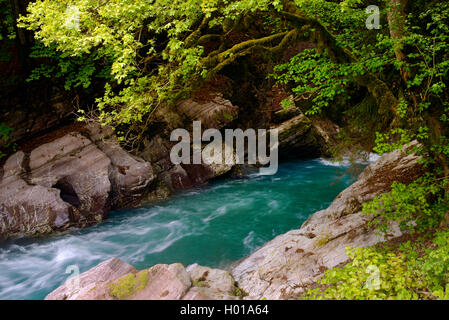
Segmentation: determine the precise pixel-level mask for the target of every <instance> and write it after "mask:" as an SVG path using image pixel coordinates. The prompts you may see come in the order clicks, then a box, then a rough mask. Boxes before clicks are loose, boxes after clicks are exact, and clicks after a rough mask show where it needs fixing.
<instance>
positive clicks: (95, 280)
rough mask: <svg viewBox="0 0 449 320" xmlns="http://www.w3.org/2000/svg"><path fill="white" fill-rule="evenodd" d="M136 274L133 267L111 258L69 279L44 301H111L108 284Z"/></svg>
mask: <svg viewBox="0 0 449 320" xmlns="http://www.w3.org/2000/svg"><path fill="white" fill-rule="evenodd" d="M136 272H137V270H136V269H135V268H134V267H133V266H131V265H129V264H127V263H126V262H123V261H121V260H120V259H118V258H112V259H109V260H107V261H105V262H102V263H100V264H99V265H98V266H96V267H94V268H92V269H90V270H88V271H86V272H84V273H82V274H80V275H79V277H78V278H72V279H69V280H68V281H66V282H65V283H64V284H63V285H61V286H60V287H59V288H57V289H56V290H54V291H53V292H51V293H50V294H49V295H47V297H46V298H45V300H111V299H112V297H111V296H110V295H109V290H110V288H109V283H111V282H113V281H114V280H116V279H118V278H120V277H122V276H125V275H127V274H129V273H136Z"/></svg>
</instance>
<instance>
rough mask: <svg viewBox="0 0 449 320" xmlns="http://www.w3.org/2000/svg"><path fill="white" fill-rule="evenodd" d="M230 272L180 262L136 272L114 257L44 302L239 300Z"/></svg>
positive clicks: (63, 287)
mask: <svg viewBox="0 0 449 320" xmlns="http://www.w3.org/2000/svg"><path fill="white" fill-rule="evenodd" d="M234 284H235V281H234V278H233V277H232V275H231V274H230V273H229V272H226V271H222V270H217V269H211V268H207V267H202V266H198V265H192V266H189V267H188V268H187V269H186V268H185V267H184V266H183V265H182V264H180V263H175V264H171V265H166V264H158V265H155V266H153V267H151V268H149V269H147V270H142V271H137V270H136V269H134V268H133V267H132V266H130V265H128V264H127V263H125V262H123V261H121V260H119V259H117V258H113V259H111V260H108V261H105V262H103V263H101V264H99V265H98V266H96V267H94V268H92V269H90V270H88V271H86V272H84V273H82V274H81V275H80V276H79V277H78V278H77V279H76V278H75V279H69V280H68V281H67V282H66V283H64V284H63V285H61V286H60V287H59V288H57V289H56V290H55V291H53V292H52V293H50V294H49V295H48V296H47V297H46V298H45V299H46V300H181V299H182V300H213V299H240V297H237V296H235V286H234Z"/></svg>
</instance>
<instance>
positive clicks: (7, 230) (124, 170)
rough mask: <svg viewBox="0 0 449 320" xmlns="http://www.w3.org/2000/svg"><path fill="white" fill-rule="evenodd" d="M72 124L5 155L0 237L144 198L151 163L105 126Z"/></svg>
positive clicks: (99, 215)
mask: <svg viewBox="0 0 449 320" xmlns="http://www.w3.org/2000/svg"><path fill="white" fill-rule="evenodd" d="M75 128H76V127H74V128H72V129H71V130H68V132H66V131H64V130H62V132H63V134H60V135H58V134H56V133H53V136H52V137H53V139H50V138H45V139H41V140H39V139H37V141H38V142H37V143H36V144H37V146H35V147H33V148H32V149H31V151H29V152H24V151H19V152H17V153H15V154H13V155H11V156H10V157H9V158H8V159H7V161H6V162H5V164H4V165H3V168H2V170H1V171H2V172H3V175H1V176H0V238H6V237H10V236H15V235H33V234H40V233H47V232H51V231H54V230H61V229H64V228H66V227H70V226H78V227H84V226H87V225H90V224H92V223H96V222H99V221H101V220H103V219H104V218H105V217H106V216H107V214H108V213H109V211H110V210H111V208H118V207H123V206H125V205H130V204H135V203H137V202H138V199H142V198H143V196H144V193H145V192H146V190H147V189H148V187H149V185H150V184H151V182H152V181H153V180H154V178H155V177H154V175H153V172H152V168H151V165H150V164H149V163H147V162H145V161H143V160H142V159H139V158H136V157H133V156H131V155H130V154H128V153H127V152H126V151H124V150H123V149H122V148H121V147H120V146H119V144H118V142H117V141H116V140H115V139H114V138H113V135H112V133H110V131H109V130H108V129H107V128H105V129H104V130H102V129H101V128H100V127H99V126H95V125H90V126H88V127H87V128H83V127H81V129H80V128H77V130H75ZM39 141H44V143H39Z"/></svg>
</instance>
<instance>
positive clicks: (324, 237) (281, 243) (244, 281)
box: [232, 150, 423, 299]
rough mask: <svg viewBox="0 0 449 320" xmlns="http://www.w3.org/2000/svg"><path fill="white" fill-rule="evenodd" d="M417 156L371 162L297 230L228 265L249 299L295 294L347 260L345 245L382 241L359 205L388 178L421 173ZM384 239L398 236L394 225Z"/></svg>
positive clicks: (386, 187) (383, 188) (382, 189)
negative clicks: (353, 181) (355, 178)
mask: <svg viewBox="0 0 449 320" xmlns="http://www.w3.org/2000/svg"><path fill="white" fill-rule="evenodd" d="M418 159H419V157H418V156H416V155H413V154H411V155H408V154H406V152H405V150H402V151H401V150H398V151H395V152H393V153H390V154H388V155H385V156H384V157H382V158H381V159H380V160H378V161H377V162H375V163H374V164H372V165H370V166H369V167H367V168H366V169H365V171H364V172H363V173H362V174H361V175H360V177H359V179H358V181H357V182H355V183H354V184H353V185H351V186H350V187H349V188H347V189H346V190H344V191H343V192H342V193H341V194H340V195H339V196H338V197H337V198H336V199H335V201H334V202H333V203H332V204H331V206H330V207H329V208H328V209H326V210H323V211H320V212H317V213H315V214H314V215H312V216H311V217H310V218H309V220H307V221H306V222H305V223H304V224H303V226H302V227H301V228H300V229H299V230H294V231H290V232H288V233H286V234H284V235H281V236H278V237H277V238H275V239H274V240H272V241H270V242H269V243H267V244H266V245H264V246H263V247H262V248H260V249H259V250H257V251H256V252H254V253H253V254H251V255H250V256H249V257H247V258H245V259H243V260H242V261H240V262H239V263H238V264H237V265H236V266H235V267H233V269H232V274H233V276H234V277H235V279H236V280H237V282H238V284H239V287H240V288H241V289H243V290H244V291H245V292H246V293H248V295H249V296H248V297H247V298H248V299H262V298H267V299H298V298H300V296H301V293H303V292H304V290H306V289H307V288H308V287H309V286H310V285H312V284H314V283H315V282H316V280H317V278H318V277H320V276H322V275H323V274H324V272H325V271H326V270H327V269H331V268H334V267H336V266H338V265H340V264H344V263H346V262H347V261H348V260H349V258H348V256H347V255H346V250H345V248H346V247H354V248H358V247H366V246H372V245H374V244H376V243H379V242H381V241H385V240H386V239H387V236H380V235H378V234H377V232H376V231H375V230H373V229H370V228H369V227H368V222H369V221H370V220H372V219H373V217H370V216H366V215H364V214H362V212H361V209H362V204H363V203H364V202H367V201H370V200H372V199H373V198H374V197H376V196H378V195H380V194H382V193H386V192H389V191H390V188H391V184H392V182H393V181H399V182H402V183H410V182H412V181H413V180H415V179H416V178H417V177H419V176H420V175H421V174H422V173H423V169H422V167H421V165H420V164H419V163H418ZM391 227H392V229H393V232H392V233H391V234H389V235H388V239H391V238H394V237H399V236H400V235H401V232H400V231H399V228H398V227H397V226H396V225H392V226H391Z"/></svg>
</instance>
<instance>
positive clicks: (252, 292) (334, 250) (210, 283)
mask: <svg viewBox="0 0 449 320" xmlns="http://www.w3.org/2000/svg"><path fill="white" fill-rule="evenodd" d="M412 146H413V145H411V146H408V147H407V148H405V149H404V150H397V151H395V152H392V153H390V154H387V155H385V156H383V157H382V158H380V159H379V160H378V161H377V162H375V163H373V164H371V165H370V166H368V167H367V168H366V169H365V171H364V172H363V173H362V174H361V175H360V177H359V179H358V180H357V181H356V182H355V183H354V184H353V185H351V186H350V187H349V188H347V189H345V190H344V191H343V192H342V193H340V195H339V196H338V197H337V198H336V199H335V201H334V202H333V203H332V204H331V205H330V206H329V208H327V209H326V210H323V211H319V212H317V213H315V214H314V215H312V216H311V217H310V218H309V219H308V220H307V221H306V222H305V223H304V224H303V226H302V227H301V228H300V229H299V230H293V231H290V232H288V233H286V234H283V235H280V236H278V237H277V238H275V239H274V240H272V241H270V242H269V243H267V244H266V245H264V246H263V247H261V248H260V249H258V250H257V251H256V252H254V253H253V254H251V255H250V256H249V257H247V258H244V259H242V260H240V261H238V262H236V263H234V264H233V266H230V269H231V271H230V272H228V271H224V270H219V269H212V268H208V267H203V266H199V265H197V264H193V265H190V266H189V267H187V269H186V268H184V266H182V265H181V264H172V265H156V266H154V267H152V268H150V269H148V270H143V271H139V272H138V271H136V270H133V269H131V268H130V269H129V270H131V271H129V273H128V274H126V275H124V274H120V275H118V276H117V278H116V279H112V277H111V276H109V274H107V275H106V277H98V279H97V278H96V275H97V273H98V272H99V271H98V270H101V269H102V268H105V266H107V265H108V262H105V263H104V264H101V265H99V266H97V267H95V268H93V269H91V270H89V271H87V272H86V273H83V274H82V275H81V281H80V283H82V284H83V285H82V286H81V287H82V288H81V289H78V291H73V290H72V291H73V292H72V291H68V290H67V285H66V284H64V285H62V286H61V287H60V288H58V289H56V290H55V291H54V292H53V293H51V294H50V295H49V296H48V297H47V299H50V298H51V299H64V298H65V297H69V298H70V299H101V300H103V299H139V300H140V299H142V300H145V299H151V300H153V299H175V300H176V299H183V300H209V299H218V300H233V299H241V298H242V296H245V297H244V299H256V300H260V299H264V298H266V299H300V298H301V294H302V293H303V292H304V291H305V290H306V289H308V288H309V287H310V286H313V285H315V284H316V280H317V279H318V278H319V277H320V276H322V275H323V274H324V272H325V271H326V270H328V269H332V268H335V267H337V266H341V265H343V264H345V263H346V262H348V261H349V258H348V256H347V255H346V248H347V247H353V248H360V247H366V246H372V245H375V244H377V243H379V242H382V241H386V240H390V239H393V238H396V237H399V236H401V235H402V233H401V231H400V230H399V228H398V226H397V225H395V224H391V226H390V227H391V229H392V232H391V233H390V234H388V235H379V234H378V232H376V230H375V229H374V228H372V227H369V226H368V223H369V222H370V221H372V220H373V219H374V218H373V217H371V216H367V215H364V214H362V212H361V209H362V204H363V203H365V202H367V201H370V200H372V199H373V198H374V197H376V196H378V195H380V194H383V193H386V192H389V191H390V190H391V184H392V182H393V181H399V182H401V183H405V184H407V183H410V182H412V181H414V180H415V179H416V178H418V177H419V176H420V175H422V174H423V172H424V171H423V168H422V167H421V165H420V164H419V161H418V159H419V157H418V156H417V155H415V154H409V152H408V151H410V150H411V148H412ZM113 261H115V263H118V262H116V261H117V260H113ZM121 265H125V264H124V263H122V264H121ZM128 268H129V267H128ZM123 269H125V270H126V267H123ZM86 279H89V281H87V280H86ZM237 285H238V286H237ZM79 292H82V293H83V294H80V293H79Z"/></svg>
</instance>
